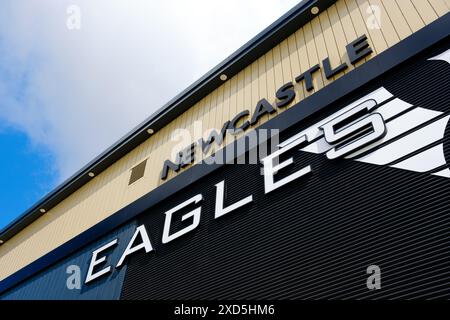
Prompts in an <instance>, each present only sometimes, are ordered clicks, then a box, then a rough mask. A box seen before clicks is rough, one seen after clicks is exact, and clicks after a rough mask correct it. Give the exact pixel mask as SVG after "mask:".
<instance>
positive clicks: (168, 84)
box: [0, 0, 298, 228]
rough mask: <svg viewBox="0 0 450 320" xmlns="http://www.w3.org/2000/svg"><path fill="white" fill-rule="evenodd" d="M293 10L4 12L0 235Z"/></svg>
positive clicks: (206, 4)
mask: <svg viewBox="0 0 450 320" xmlns="http://www.w3.org/2000/svg"><path fill="white" fill-rule="evenodd" d="M297 3H298V0H265V1H263V2H261V1H260V0H246V1H241V0H229V1H211V0H192V1H185V0H166V1H147V0H127V1H122V0H96V1H92V0H58V1H53V0H2V1H0V150H1V151H2V157H1V160H0V164H1V167H0V228H2V227H3V226H5V225H6V224H8V223H9V222H10V221H12V220H13V219H14V218H15V217H17V216H18V215H19V214H21V213H23V212H24V211H25V210H26V209H27V208H29V207H30V206H31V205H32V204H33V203H35V202H36V201H38V200H39V199H40V198H41V197H42V196H43V195H45V194H46V193H47V192H48V191H50V190H51V189H53V188H54V187H55V186H56V185H58V184H59V183H61V182H62V181H64V180H65V179H66V178H68V177H69V176H71V175H72V174H73V173H74V172H76V171H78V170H79V169H80V168H81V167H83V166H84V165H85V164H86V163H88V162H89V161H90V160H92V159H93V158H94V157H95V156H97V155H98V154H100V153H101V152H102V151H103V150H105V149H106V148H107V147H109V146H110V145H111V144H113V143H114V142H115V141H117V140H118V139H119V138H121V137H122V136H123V135H124V134H126V133H127V132H128V131H130V130H131V129H132V128H133V127H135V126H136V125H137V124H139V123H140V122H142V121H143V120H144V119H145V118H147V117H148V116H149V115H151V114H152V113H153V112H154V111H156V110H157V109H158V108H160V107H161V106H162V105H163V104H164V103H166V102H167V101H168V100H170V99H171V98H173V97H174V96H175V95H176V94H178V93H179V92H180V91H182V90H183V89H185V88H186V87H187V86H188V85H190V84H191V83H192V82H194V81H195V80H197V79H198V78H199V77H200V76H202V75H203V74H204V73H206V72H207V71H208V70H210V69H211V68H212V67H214V66H215V65H216V64H218V63H219V62H220V61H221V60H223V59H225V58H226V57H227V56H228V55H230V54H231V53H232V52H233V51H235V50H236V49H238V48H239V47H240V46H242V45H243V44H244V43H245V42H247V41H248V40H250V39H251V38H252V37H253V36H255V35H256V34H257V33H258V32H260V31H262V30H263V29H264V28H265V27H267V26H268V25H270V24H271V23H272V22H273V21H274V20H276V19H277V18H278V17H280V16H281V15H282V14H284V13H285V12H286V11H287V10H289V9H290V8H292V7H293V6H294V5H295V4H297ZM74 6H75V7H76V8H77V9H78V11H77V12H78V14H77V17H76V18H78V21H79V28H71V27H69V24H68V21H73V20H72V19H73V18H74V16H73V15H74V12H75V11H74V10H73V7H74ZM248 12H252V14H251V15H248Z"/></svg>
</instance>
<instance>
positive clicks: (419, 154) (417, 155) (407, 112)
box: [280, 50, 450, 178]
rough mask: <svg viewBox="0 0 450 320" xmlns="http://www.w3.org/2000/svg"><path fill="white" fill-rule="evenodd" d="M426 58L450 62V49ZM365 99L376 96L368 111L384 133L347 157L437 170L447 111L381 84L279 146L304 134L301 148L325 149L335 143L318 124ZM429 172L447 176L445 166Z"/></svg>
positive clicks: (442, 159)
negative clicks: (408, 99)
mask: <svg viewBox="0 0 450 320" xmlns="http://www.w3.org/2000/svg"><path fill="white" fill-rule="evenodd" d="M428 60H442V61H446V62H448V63H450V50H447V51H445V52H444V53H442V54H439V55H437V56H435V57H433V58H430V59H428ZM368 100H375V102H376V104H377V107H376V108H375V109H374V110H371V111H370V113H378V114H380V115H381V116H382V117H383V120H384V122H385V126H386V133H385V135H384V136H383V137H382V138H381V139H378V140H377V141H375V142H373V143H371V144H369V145H367V146H365V147H364V148H362V149H359V150H357V151H355V152H353V153H351V154H348V155H346V156H345V158H346V159H352V160H355V161H360V162H364V163H370V164H375V165H387V166H390V167H393V168H398V169H404V170H410V171H415V172H429V171H432V170H435V171H436V169H437V168H439V167H442V166H445V165H446V160H445V155H444V146H443V143H442V142H441V143H439V141H441V140H442V139H443V138H444V134H445V129H446V127H447V123H448V121H449V119H450V115H447V116H444V113H443V112H439V111H434V110H431V109H426V108H422V107H415V106H413V105H411V104H409V103H407V102H405V101H402V100H401V99H398V98H395V97H394V96H393V94H392V93H390V92H389V91H388V90H386V89H385V88H384V87H380V88H379V89H377V90H375V91H373V92H371V93H369V94H368V95H366V96H364V97H362V98H361V99H358V100H357V101H355V102H353V103H351V104H349V105H348V106H346V107H344V108H342V109H341V110H339V111H338V112H336V113H334V114H333V115H331V116H329V117H327V118H325V119H323V120H322V121H320V122H319V123H317V124H315V125H314V126H311V127H309V128H307V129H305V130H303V131H301V132H300V133H298V134H296V135H295V136H293V137H291V138H290V139H288V140H286V141H284V142H282V143H281V144H280V147H283V146H286V145H288V144H289V143H291V142H293V141H294V140H296V139H298V138H300V137H301V136H303V135H306V136H307V137H308V141H310V143H309V144H308V145H307V146H305V147H303V148H302V149H300V150H302V151H305V152H310V153H316V154H322V153H327V152H328V151H329V150H331V149H333V148H334V147H335V146H333V145H330V144H329V143H328V142H327V141H326V139H325V137H324V132H323V130H322V129H321V126H322V125H323V124H325V123H327V122H328V121H330V120H332V119H334V118H336V117H338V116H339V115H342V114H343V113H345V112H347V111H348V110H351V109H352V108H354V107H355V106H358V105H359V104H362V103H364V102H366V101H368ZM432 174H434V175H438V176H442V177H447V178H450V170H449V169H448V168H445V169H443V170H440V171H438V172H435V173H432Z"/></svg>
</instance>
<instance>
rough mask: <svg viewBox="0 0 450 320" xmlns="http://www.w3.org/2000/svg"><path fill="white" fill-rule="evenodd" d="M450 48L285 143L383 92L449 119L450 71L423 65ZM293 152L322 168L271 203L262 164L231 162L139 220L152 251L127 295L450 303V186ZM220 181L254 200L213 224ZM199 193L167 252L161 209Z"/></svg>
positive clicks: (134, 270) (402, 70)
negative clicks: (378, 279) (196, 221)
mask: <svg viewBox="0 0 450 320" xmlns="http://www.w3.org/2000/svg"><path fill="white" fill-rule="evenodd" d="M448 47H449V43H448V40H446V43H444V44H442V45H441V46H440V47H439V48H435V49H432V50H428V52H427V53H426V55H422V56H421V57H417V58H416V59H414V61H411V62H408V63H406V64H403V65H402V66H399V67H398V68H396V70H395V71H393V72H390V73H389V75H387V76H385V77H383V78H380V79H377V80H375V81H373V82H372V83H371V84H369V85H367V86H366V87H365V88H364V89H363V90H360V91H358V92H354V93H353V94H352V95H351V96H349V97H344V98H342V99H340V100H339V101H337V102H336V103H335V104H333V106H330V107H329V108H326V109H325V110H324V111H323V112H321V113H320V114H316V115H314V116H312V117H311V118H310V119H309V120H308V123H302V126H301V127H297V128H293V131H292V132H290V133H284V134H283V135H285V136H286V137H287V136H289V135H290V134H292V133H294V132H297V131H299V130H300V129H302V128H303V127H307V126H308V125H311V124H313V123H315V122H316V121H317V120H318V119H321V118H323V117H324V116H326V115H327V114H331V113H333V112H335V111H336V110H338V108H340V107H342V106H344V105H347V104H348V103H350V102H352V101H354V100H355V99H357V98H359V97H361V96H363V95H365V94H367V93H369V92H370V91H372V90H373V89H376V88H378V87H380V86H384V87H385V88H386V89H388V90H389V91H390V92H391V93H393V94H394V95H395V96H396V97H399V98H401V99H402V100H404V101H406V102H409V103H411V104H414V105H415V106H417V107H424V108H428V109H433V110H439V111H444V112H447V113H448V112H450V106H449V104H448V101H449V98H450V91H449V89H450V85H449V74H450V73H449V72H450V67H449V65H448V64H446V63H445V62H442V61H427V60H426V58H428V57H430V56H433V55H435V54H436V53H440V52H442V51H443V50H444V49H446V48H448ZM447 131H448V130H447ZM448 138H449V135H448V134H447V137H446V139H448ZM446 145H448V143H446ZM447 153H448V151H447ZM293 156H294V161H295V163H296V165H295V166H294V167H293V168H292V169H291V172H293V171H295V170H298V169H300V168H301V167H303V166H305V165H306V164H310V165H311V166H312V168H313V170H314V172H313V173H312V174H311V175H310V176H308V177H307V178H302V179H298V180H296V181H295V182H292V183H290V184H289V185H288V186H285V187H282V188H281V189H279V190H277V191H274V192H273V193H270V194H268V195H264V190H263V177H262V176H261V174H260V166H259V165H227V166H224V167H222V168H220V169H218V170H217V171H216V172H214V173H212V174H210V175H209V176H206V177H205V178H203V179H201V180H200V181H198V182H197V183H195V184H194V185H192V186H190V187H189V188H186V189H185V190H183V191H181V192H178V193H177V194H176V195H174V196H173V197H171V198H170V199H168V200H167V201H165V202H164V203H161V204H159V205H157V206H155V207H153V208H151V209H150V210H148V211H147V212H146V213H143V214H142V215H141V216H140V217H139V218H138V222H139V223H145V225H146V226H147V227H148V230H149V232H150V237H151V239H152V243H153V245H154V247H155V252H152V253H149V254H143V253H142V254H136V255H135V256H133V257H131V259H130V261H129V265H128V270H127V274H126V277H125V282H124V286H123V292H122V296H121V298H122V299H141V298H148V299H283V298H289V299H296V298H312V299H315V298H337V299H345V298H447V299H448V298H450V286H449V279H450V277H449V276H450V251H449V247H450V233H449V230H450V197H449V196H448V195H449V194H450V179H447V178H443V177H438V176H432V175H430V174H426V173H416V172H411V171H406V170H400V169H395V168H390V167H386V166H376V165H371V164H364V163H359V162H356V161H351V160H337V161H330V160H328V159H326V157H325V156H323V155H314V154H308V153H304V152H298V151H297V152H295V153H293ZM286 174H289V173H286ZM221 180H225V181H226V185H227V188H226V190H227V191H226V192H227V194H228V197H227V201H230V202H234V201H236V200H240V199H242V198H243V197H245V196H247V195H249V194H253V195H254V198H255V202H254V203H253V204H251V205H249V206H248V207H245V208H241V209H239V210H236V211H235V212H233V213H230V214H229V215H227V216H224V217H222V218H219V219H217V220H215V219H214V218H213V217H214V196H215V188H214V184H215V183H218V182H219V181H221ZM197 193H201V194H203V196H204V198H205V201H204V203H203V205H202V218H201V222H200V225H199V227H198V228H197V229H196V230H194V231H192V232H190V233H189V234H187V235H185V236H183V238H180V239H177V240H175V241H173V242H171V243H169V244H167V245H162V244H161V240H160V239H161V236H162V228H163V224H164V214H163V212H165V211H166V210H168V209H171V208H172V207H174V206H175V205H177V204H179V203H181V202H182V201H184V200H186V199H188V198H189V197H191V196H193V195H195V194H197ZM372 264H376V265H379V266H380V267H381V271H382V289H381V290H377V291H369V290H368V289H367V288H366V279H367V274H366V268H367V267H368V266H369V265H372Z"/></svg>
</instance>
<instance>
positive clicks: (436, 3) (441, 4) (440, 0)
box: [428, 0, 449, 17]
mask: <svg viewBox="0 0 450 320" xmlns="http://www.w3.org/2000/svg"><path fill="white" fill-rule="evenodd" d="M428 2H429V3H430V4H431V6H432V7H433V9H434V12H436V14H437V15H438V16H439V17H442V16H443V15H444V14H446V13H447V12H448V10H449V8H448V7H447V5H446V4H445V1H444V0H428Z"/></svg>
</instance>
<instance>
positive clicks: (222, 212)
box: [214, 181, 253, 219]
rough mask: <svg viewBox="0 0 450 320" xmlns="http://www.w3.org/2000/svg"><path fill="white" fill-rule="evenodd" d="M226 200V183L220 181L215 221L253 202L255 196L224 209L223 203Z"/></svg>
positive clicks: (217, 186) (217, 190) (217, 187)
mask: <svg viewBox="0 0 450 320" xmlns="http://www.w3.org/2000/svg"><path fill="white" fill-rule="evenodd" d="M224 198H225V181H220V182H219V183H218V184H216V212H215V214H214V218H215V219H217V218H219V217H221V216H223V215H225V214H227V213H229V212H231V211H233V210H236V209H237V208H240V207H242V206H243V205H246V204H247V203H250V202H252V201H253V196H252V195H250V196H248V197H247V198H245V199H242V200H239V201H238V202H236V203H234V204H232V205H230V206H228V207H226V208H224V207H223V203H224V201H225V199H224Z"/></svg>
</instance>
